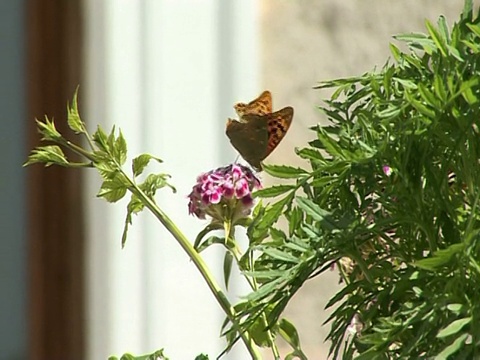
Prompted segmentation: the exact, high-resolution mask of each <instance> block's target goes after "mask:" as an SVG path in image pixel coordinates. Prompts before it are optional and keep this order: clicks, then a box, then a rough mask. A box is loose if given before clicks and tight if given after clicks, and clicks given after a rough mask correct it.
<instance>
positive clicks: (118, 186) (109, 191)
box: [97, 177, 127, 203]
mask: <svg viewBox="0 0 480 360" xmlns="http://www.w3.org/2000/svg"><path fill="white" fill-rule="evenodd" d="M126 193H127V186H126V185H125V184H124V183H123V182H122V181H121V180H119V178H118V177H116V178H114V179H112V180H105V181H104V182H103V183H102V186H101V187H100V191H99V192H98V194H97V197H101V198H104V199H105V200H107V201H108V202H111V203H114V202H117V201H118V200H120V199H122V198H123V197H124V196H125V194H126Z"/></svg>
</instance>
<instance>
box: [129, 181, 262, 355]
mask: <svg viewBox="0 0 480 360" xmlns="http://www.w3.org/2000/svg"><path fill="white" fill-rule="evenodd" d="M124 175H125V177H126V178H128V176H127V175H126V174H124ZM128 179H129V178H128ZM129 181H130V182H131V180H130V179H129ZM131 183H132V187H131V188H130V190H131V191H132V192H134V193H135V195H136V196H138V197H139V198H140V199H141V200H142V202H143V203H144V204H145V206H146V207H147V208H148V209H149V210H150V211H151V212H152V213H153V214H154V215H155V217H156V218H157V219H158V220H159V221H160V222H161V223H162V225H163V226H165V228H166V229H167V230H168V231H169V232H170V233H171V234H172V236H173V237H174V238H175V240H177V242H178V243H179V244H180V246H181V247H182V248H183V250H184V251H185V252H186V253H187V255H188V256H189V258H190V259H191V260H192V261H193V263H194V264H195V266H196V267H197V269H198V271H200V274H201V275H202V277H203V279H204V280H205V282H206V283H207V285H208V287H209V288H210V290H211V292H212V294H213V296H214V297H215V299H216V300H217V302H218V303H219V304H220V306H221V308H222V309H223V311H224V312H225V314H226V315H227V317H228V318H229V320H230V321H231V322H232V324H234V325H235V326H236V327H237V328H238V329H239V328H240V327H239V324H238V322H237V320H236V314H235V310H234V308H233V306H232V305H231V304H230V301H229V300H228V298H227V296H226V295H225V294H224V293H223V291H222V289H221V288H220V286H219V285H218V284H217V282H216V281H215V279H214V277H213V275H212V273H211V272H210V270H209V268H208V266H207V264H206V263H205V261H204V260H203V258H202V257H201V256H200V255H199V253H198V252H197V251H196V250H195V249H194V247H193V245H192V244H191V243H190V241H189V240H188V239H187V238H186V237H185V235H184V234H183V233H182V232H181V231H180V229H179V228H178V227H177V226H176V225H175V223H174V222H173V221H172V220H171V219H170V218H169V217H168V216H167V215H166V214H165V213H164V212H163V211H162V210H161V209H160V208H159V207H158V206H157V205H156V204H155V202H154V201H153V200H152V199H150V198H149V197H148V196H147V195H146V194H145V193H144V192H143V191H142V190H141V189H139V188H138V187H137V186H136V185H135V184H134V183H133V182H131ZM239 332H240V336H241V338H242V340H243V342H244V343H245V346H246V347H247V350H248V352H249V353H250V355H251V356H252V359H261V358H262V357H261V355H260V353H259V352H258V350H257V348H256V345H255V344H254V342H253V341H252V339H251V337H250V335H249V334H248V333H247V332H241V331H239Z"/></svg>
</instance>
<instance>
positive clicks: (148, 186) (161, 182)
mask: <svg viewBox="0 0 480 360" xmlns="http://www.w3.org/2000/svg"><path fill="white" fill-rule="evenodd" d="M169 178H170V175H168V174H150V175H148V176H147V178H146V179H145V180H144V181H143V183H141V184H139V185H138V187H139V188H140V189H142V191H144V192H145V193H146V194H147V195H148V196H149V197H150V198H153V197H154V196H155V194H156V192H157V190H158V189H161V188H164V187H169V188H170V189H171V190H172V191H173V192H174V193H175V192H176V191H177V190H176V189H175V188H174V187H173V186H172V185H170V183H169V182H168V179H169Z"/></svg>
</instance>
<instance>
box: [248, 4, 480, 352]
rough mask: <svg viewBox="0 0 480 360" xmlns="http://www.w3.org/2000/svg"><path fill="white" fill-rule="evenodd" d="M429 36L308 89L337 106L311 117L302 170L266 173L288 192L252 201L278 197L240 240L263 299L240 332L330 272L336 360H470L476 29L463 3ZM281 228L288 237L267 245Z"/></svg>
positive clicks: (478, 295) (478, 112) (478, 80)
mask: <svg viewBox="0 0 480 360" xmlns="http://www.w3.org/2000/svg"><path fill="white" fill-rule="evenodd" d="M426 27H427V30H428V34H426V35H424V34H407V35H402V36H397V37H396V39H397V40H401V41H404V42H406V43H407V45H408V47H409V49H410V51H409V52H408V53H404V52H401V51H400V50H399V49H398V48H397V47H396V46H395V45H391V50H392V54H393V58H394V59H393V60H394V63H393V64H392V63H387V64H386V65H385V66H384V67H383V69H382V70H381V71H379V72H374V73H368V74H365V75H363V76H360V77H355V78H348V79H338V80H333V81H328V82H324V83H321V84H320V85H319V86H318V87H317V88H318V89H322V88H333V89H334V93H333V96H332V97H331V99H330V100H328V101H326V102H325V105H324V106H322V107H320V110H321V111H322V112H323V113H325V114H326V115H327V117H328V120H329V121H330V124H329V126H325V127H321V126H317V127H314V128H313V129H312V130H314V131H315V133H316V139H314V140H313V141H311V142H310V143H309V145H310V146H309V147H306V148H303V149H301V150H298V155H299V156H300V157H302V158H304V159H307V160H308V161H309V162H310V165H311V170H306V169H296V168H287V167H278V166H275V167H265V169H266V171H267V172H269V173H270V174H272V175H274V176H277V177H279V178H292V179H295V184H294V185H292V186H288V185H287V186H285V185H282V186H277V187H272V188H270V189H264V190H260V191H258V192H257V193H256V194H257V196H260V197H274V196H275V197H276V196H279V195H281V194H283V197H282V198H281V200H279V201H277V202H275V203H273V204H271V205H269V206H268V207H266V208H261V210H260V212H261V216H258V217H257V218H256V219H254V221H253V223H252V225H251V226H250V228H249V234H250V241H251V248H250V249H249V251H258V252H259V253H260V256H259V258H258V259H257V261H256V262H255V266H254V271H253V273H251V274H252V275H253V276H254V277H255V278H256V279H257V281H258V282H259V283H261V284H262V286H261V288H260V289H259V290H258V291H257V292H255V293H253V294H250V295H249V297H248V305H246V306H245V307H244V308H245V311H244V313H243V314H242V315H244V318H243V319H246V320H244V321H245V324H246V327H247V328H248V324H249V321H250V319H254V318H255V316H256V315H257V314H258V313H260V312H261V311H265V310H266V309H268V311H269V318H268V321H269V323H272V324H274V323H275V322H276V321H277V318H278V316H280V314H281V313H282V312H283V309H284V308H285V306H286V304H287V303H288V302H289V301H290V299H291V297H292V296H293V295H294V294H295V292H296V291H297V290H298V289H299V288H300V287H301V286H302V284H303V282H304V281H306V280H307V279H311V278H312V277H314V276H316V275H317V274H319V273H322V272H324V271H329V270H330V268H331V267H332V266H334V264H335V265H336V266H338V267H339V269H340V271H341V277H342V279H343V281H344V284H345V286H344V288H343V289H342V290H341V291H340V292H339V293H338V294H337V295H335V296H334V297H333V298H332V299H331V300H330V302H329V304H328V306H334V305H335V306H336V308H335V310H334V312H333V314H332V315H331V317H330V318H329V321H330V322H331V324H332V328H331V331H330V334H329V336H328V338H329V340H331V342H332V346H331V356H333V357H334V358H337V357H339V356H340V354H341V358H342V359H349V358H354V357H355V358H356V359H397V358H412V359H413V358H415V359H417V358H433V357H435V358H437V359H446V358H448V357H449V356H450V357H454V358H455V359H473V358H477V357H479V356H480V330H479V328H478V326H477V324H478V323H479V320H480V318H479V316H480V291H479V289H480V271H479V270H480V266H479V265H480V246H479V244H480V242H479V239H480V238H479V231H480V221H479V220H480V212H479V210H478V205H479V204H478V198H479V194H480V170H479V169H480V168H479V159H480V133H479V127H478V125H479V119H480V102H479V99H480V26H479V18H478V17H477V18H474V17H473V11H472V4H471V2H468V1H467V2H466V5H465V9H464V12H463V14H462V17H461V19H460V21H459V22H458V23H457V24H455V25H454V26H453V28H452V30H451V32H450V31H449V29H448V27H447V25H446V22H445V19H444V18H443V17H440V19H439V20H438V23H437V27H435V26H434V25H432V24H431V23H429V22H428V21H427V22H426ZM300 193H301V194H300ZM279 217H284V218H285V219H286V220H287V221H288V230H286V231H283V230H281V229H280V228H272V229H271V230H270V231H268V229H269V228H270V227H271V226H272V225H274V224H275V223H276V222H277V220H278V219H279ZM267 232H268V233H269V235H270V236H269V237H268V238H266V234H267ZM251 321H253V320H251ZM348 330H349V331H348Z"/></svg>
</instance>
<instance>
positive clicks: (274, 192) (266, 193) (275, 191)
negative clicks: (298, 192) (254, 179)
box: [253, 185, 295, 198]
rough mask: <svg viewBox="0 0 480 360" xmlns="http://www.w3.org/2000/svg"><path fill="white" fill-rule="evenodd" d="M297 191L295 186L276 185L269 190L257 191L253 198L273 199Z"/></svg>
mask: <svg viewBox="0 0 480 360" xmlns="http://www.w3.org/2000/svg"><path fill="white" fill-rule="evenodd" d="M293 189H295V185H274V186H271V187H268V188H264V189H260V190H257V191H255V192H254V193H253V197H259V198H271V197H276V196H279V195H282V194H285V193H286V192H287V191H290V190H293Z"/></svg>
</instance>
